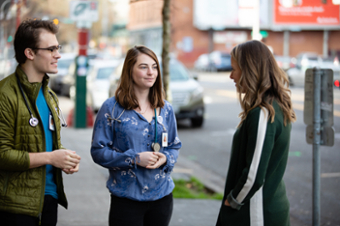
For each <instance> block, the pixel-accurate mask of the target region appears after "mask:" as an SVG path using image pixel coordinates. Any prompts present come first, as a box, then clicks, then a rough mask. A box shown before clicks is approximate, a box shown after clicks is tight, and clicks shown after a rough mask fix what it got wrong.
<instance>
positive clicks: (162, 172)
mask: <svg viewBox="0 0 340 226" xmlns="http://www.w3.org/2000/svg"><path fill="white" fill-rule="evenodd" d="M115 103H116V99H115V97H112V98H109V99H108V100H106V101H105V102H104V104H103V106H102V107H101V109H100V110H99V112H98V115H97V118H96V122H95V125H94V129H93V139H92V147H91V155H92V158H93V160H94V162H96V163H97V164H99V165H101V166H103V167H105V168H108V169H109V172H110V177H109V179H108V181H107V187H108V189H109V191H110V192H111V193H112V194H113V195H115V196H118V197H124V198H128V199H132V200H137V201H154V200H158V199H161V198H163V197H164V196H166V195H168V194H170V193H171V192H172V190H173V188H174V183H173V181H172V178H171V176H170V173H171V171H172V169H173V167H174V165H175V163H176V161H177V158H178V154H179V149H180V148H181V146H182V143H181V141H180V140H179V138H178V134H177V123H176V118H175V114H174V111H173V108H172V106H171V104H170V103H168V102H167V101H165V105H164V107H163V108H161V110H160V113H159V116H158V117H157V142H158V143H159V144H162V133H163V132H167V133H168V147H161V150H160V152H161V153H163V154H164V155H165V156H166V158H167V160H166V163H165V164H163V165H162V166H161V167H159V168H157V169H146V168H145V167H141V166H138V165H137V164H135V162H136V161H138V156H139V155H138V153H141V152H145V151H153V150H152V147H151V146H152V145H151V144H152V143H153V142H154V139H155V118H153V119H152V121H151V122H148V121H147V120H146V119H145V118H144V117H143V116H142V115H141V114H140V113H137V112H136V111H134V110H125V111H124V108H123V107H122V106H121V105H120V104H119V103H118V102H117V103H116V105H115ZM114 105H115V107H114ZM113 108H114V109H113ZM123 111H124V112H123ZM122 112H123V114H122ZM121 114H122V115H121ZM120 115H121V116H120ZM119 116H120V117H119ZM118 117H119V120H120V121H121V122H118V121H116V120H114V119H117V118H118ZM133 160H134V163H132V162H133Z"/></svg>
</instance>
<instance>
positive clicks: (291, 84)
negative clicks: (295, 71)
mask: <svg viewBox="0 0 340 226" xmlns="http://www.w3.org/2000/svg"><path fill="white" fill-rule="evenodd" d="M288 80H289V86H294V82H293V80H292V79H291V78H290V77H289V76H288Z"/></svg>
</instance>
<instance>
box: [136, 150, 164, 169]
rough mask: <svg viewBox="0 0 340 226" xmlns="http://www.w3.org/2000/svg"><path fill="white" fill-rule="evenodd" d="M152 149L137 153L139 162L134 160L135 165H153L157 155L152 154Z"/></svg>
mask: <svg viewBox="0 0 340 226" xmlns="http://www.w3.org/2000/svg"><path fill="white" fill-rule="evenodd" d="M154 153H155V152H152V151H145V152H141V153H139V162H136V163H137V165H139V166H142V167H146V168H149V167H148V166H152V165H154V164H155V163H156V162H157V161H158V158H159V157H158V155H155V154H154Z"/></svg>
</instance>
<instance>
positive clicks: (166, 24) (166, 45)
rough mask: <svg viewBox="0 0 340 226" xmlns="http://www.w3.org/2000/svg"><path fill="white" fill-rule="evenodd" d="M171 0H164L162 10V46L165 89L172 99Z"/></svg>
mask: <svg viewBox="0 0 340 226" xmlns="http://www.w3.org/2000/svg"><path fill="white" fill-rule="evenodd" d="M170 2H171V0H164V5H163V10H162V20H163V21H162V22H163V48H162V68H163V82H164V91H165V94H166V99H167V100H168V101H170V102H171V101H172V100H171V99H172V98H171V92H170V89H169V83H170V76H169V74H170V72H169V61H170V56H169V51H170V41H171V34H170V32H171V24H170Z"/></svg>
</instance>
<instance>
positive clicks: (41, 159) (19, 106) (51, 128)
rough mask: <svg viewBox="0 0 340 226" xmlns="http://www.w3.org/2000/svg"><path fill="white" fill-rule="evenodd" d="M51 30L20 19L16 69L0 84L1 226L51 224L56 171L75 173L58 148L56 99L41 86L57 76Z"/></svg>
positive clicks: (57, 199)
mask: <svg viewBox="0 0 340 226" xmlns="http://www.w3.org/2000/svg"><path fill="white" fill-rule="evenodd" d="M57 31H58V27H57V26H56V25H55V24H54V23H53V22H52V21H43V20H32V19H29V20H25V21H23V22H22V23H21V24H20V26H19V27H18V30H17V32H16V34H15V40H14V49H15V58H16V60H17V61H18V66H17V68H16V71H15V73H13V74H11V75H9V76H8V77H6V78H5V79H3V80H2V81H0V224H1V225H6V226H12V225H13V226H19V225H20V226H22V225H25V226H36V225H56V224H57V208H58V203H59V204H61V205H62V206H64V207H65V208H67V200H66V196H65V193H64V188H63V182H62V171H64V172H65V173H67V174H73V173H75V172H77V171H78V169H79V162H80V156H79V155H77V154H76V153H75V152H74V151H71V150H67V149H64V148H63V146H62V145H61V142H60V129H61V126H60V119H59V118H58V114H59V109H58V103H57V101H58V100H57V98H55V96H54V95H55V94H54V93H53V92H52V90H50V88H49V87H48V86H47V84H48V79H49V77H48V75H47V73H57V72H58V69H57V64H58V59H59V58H60V54H59V50H60V49H61V46H60V45H59V43H58V41H57V38H56V33H57ZM52 95H53V96H52Z"/></svg>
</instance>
